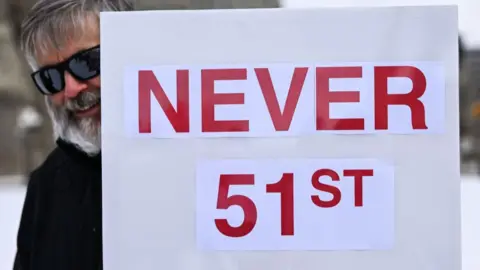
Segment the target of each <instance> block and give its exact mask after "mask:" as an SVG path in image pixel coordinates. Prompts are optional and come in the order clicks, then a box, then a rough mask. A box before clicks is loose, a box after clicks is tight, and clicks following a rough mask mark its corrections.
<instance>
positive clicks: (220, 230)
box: [196, 159, 395, 250]
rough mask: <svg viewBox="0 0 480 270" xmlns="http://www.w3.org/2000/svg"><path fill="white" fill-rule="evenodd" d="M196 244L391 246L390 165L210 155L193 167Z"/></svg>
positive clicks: (239, 246)
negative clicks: (210, 159) (206, 159)
mask: <svg viewBox="0 0 480 270" xmlns="http://www.w3.org/2000/svg"><path fill="white" fill-rule="evenodd" d="M196 178H197V182H196V185H197V191H196V193H197V194H196V200H197V202H196V205H197V228H196V229H197V243H198V246H199V248H200V249H216V250H371V249H391V248H393V246H394V212H395V211H394V172H393V166H391V165H389V164H384V163H382V162H379V161H377V160H349V159H336V160H331V159H325V160H322V159H292V160H278V159H271V160H256V159H247V160H235V159H233V160H216V161H203V162H199V163H198V167H197V177H196Z"/></svg>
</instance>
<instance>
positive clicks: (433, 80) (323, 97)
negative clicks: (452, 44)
mask: <svg viewBox="0 0 480 270" xmlns="http://www.w3.org/2000/svg"><path fill="white" fill-rule="evenodd" d="M124 78H125V86H124V91H125V97H126V98H125V105H124V106H125V117H126V127H127V129H128V131H127V132H128V133H129V134H131V135H134V136H146V137H159V138H180V137H192V136H195V137H225V136H227V137H271V136H281V135H292V136H299V135H312V134H318V133H322V132H323V133H325V132H330V133H381V132H383V133H407V134H408V133H417V134H418V133H440V132H443V131H444V124H445V107H444V106H443V105H444V104H445V76H444V75H443V66H442V64H441V63H438V62H437V63H436V62H407V63H382V62H378V63H332V64H330V65H328V64H322V63H317V64H303V65H302V64H271V63H270V64H268V63H266V64H249V65H237V66H231V65H229V66H216V67H211V66H210V67H208V66H205V67H198V66H197V67H192V66H178V67H172V66H169V67H155V66H153V67H152V66H150V67H149V66H145V67H127V69H126V72H125V73H124Z"/></svg>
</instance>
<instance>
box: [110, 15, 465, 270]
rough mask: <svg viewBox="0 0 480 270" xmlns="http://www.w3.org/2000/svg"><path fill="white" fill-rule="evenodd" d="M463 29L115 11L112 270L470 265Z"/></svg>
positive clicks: (422, 23)
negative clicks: (463, 159)
mask: <svg viewBox="0 0 480 270" xmlns="http://www.w3.org/2000/svg"><path fill="white" fill-rule="evenodd" d="M457 28H458V26H457V9H456V7H453V6H437V7H389V8H352V9H347V8H343V9H293V10H287V9H271V10H261V9H257V10H211V11H148V12H147V11H146V12H129V13H102V15H101V46H102V49H101V50H102V56H101V65H102V141H103V142H102V158H103V248H104V253H103V254H104V269H106V270H113V269H115V270H123V269H142V270H148V269H152V270H153V269H169V270H187V269H188V270H195V269H197V270H203V269H205V270H206V269H208V270H220V269H228V270H230V269H235V270H237V269H238V270H257V269H258V270H260V269H262V270H264V269H275V270H287V269H302V270H313V269H329V270H330V269H331V270H347V269H348V270H350V269H353V268H355V269H369V270H384V269H391V270H405V269H411V270H425V269H432V270H460V269H461V266H460V258H461V251H460V182H459V179H460V176H459V155H458V153H459V137H458V126H459V123H458V55H457V48H458V44H457V42H458V36H457V35H458V32H457Z"/></svg>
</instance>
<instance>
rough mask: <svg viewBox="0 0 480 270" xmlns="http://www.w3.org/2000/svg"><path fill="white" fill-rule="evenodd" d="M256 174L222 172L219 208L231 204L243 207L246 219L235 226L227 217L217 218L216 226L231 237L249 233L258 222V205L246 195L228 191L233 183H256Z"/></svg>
mask: <svg viewBox="0 0 480 270" xmlns="http://www.w3.org/2000/svg"><path fill="white" fill-rule="evenodd" d="M254 184H255V176H254V175H253V174H222V175H220V183H219V186H218V198H217V209H228V208H230V206H238V207H240V208H242V210H243V214H244V219H243V222H242V224H240V225H239V226H238V227H233V226H231V225H230V224H229V223H228V220H227V219H224V218H217V219H215V226H217V229H218V231H219V232H221V233H222V234H223V235H225V236H229V237H242V236H245V235H247V234H249V233H250V232H251V231H252V230H253V228H255V224H256V223H257V207H256V206H255V203H254V202H253V201H252V200H251V199H250V198H248V197H247V196H244V195H231V196H229V195H228V191H229V189H230V187H231V186H233V185H251V186H252V185H254Z"/></svg>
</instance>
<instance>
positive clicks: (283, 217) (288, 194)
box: [266, 173, 295, 235]
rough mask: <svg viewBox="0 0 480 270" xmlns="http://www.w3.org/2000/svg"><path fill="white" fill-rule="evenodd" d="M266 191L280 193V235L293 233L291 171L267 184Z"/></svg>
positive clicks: (293, 213)
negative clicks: (276, 180)
mask: <svg viewBox="0 0 480 270" xmlns="http://www.w3.org/2000/svg"><path fill="white" fill-rule="evenodd" d="M266 187H267V193H280V228H281V234H282V235H293V234H294V215H295V212H294V200H293V173H284V174H283V176H282V178H281V179H280V181H278V182H276V183H272V184H267V186H266Z"/></svg>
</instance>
